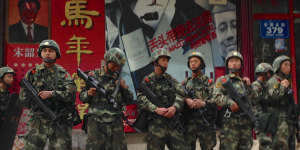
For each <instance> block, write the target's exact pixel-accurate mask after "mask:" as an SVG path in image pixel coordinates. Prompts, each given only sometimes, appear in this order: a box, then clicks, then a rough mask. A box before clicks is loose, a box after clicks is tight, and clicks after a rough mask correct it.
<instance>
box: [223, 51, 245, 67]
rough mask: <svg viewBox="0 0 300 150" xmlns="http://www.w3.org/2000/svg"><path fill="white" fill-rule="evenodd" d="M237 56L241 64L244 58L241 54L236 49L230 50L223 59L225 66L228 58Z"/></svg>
mask: <svg viewBox="0 0 300 150" xmlns="http://www.w3.org/2000/svg"><path fill="white" fill-rule="evenodd" d="M234 57H235V58H239V59H240V60H241V63H242V64H243V62H244V59H243V56H242V54H241V53H240V52H238V51H230V52H229V53H228V54H227V56H226V59H225V62H226V66H227V63H228V61H229V59H230V58H234Z"/></svg>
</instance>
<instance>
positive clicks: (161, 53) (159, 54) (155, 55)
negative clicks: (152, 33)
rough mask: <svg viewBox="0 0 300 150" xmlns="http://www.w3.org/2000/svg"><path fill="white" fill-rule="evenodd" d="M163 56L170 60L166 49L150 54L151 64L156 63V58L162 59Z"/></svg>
mask: <svg viewBox="0 0 300 150" xmlns="http://www.w3.org/2000/svg"><path fill="white" fill-rule="evenodd" d="M163 56H165V57H167V58H168V59H171V54H170V52H169V51H168V50H167V49H165V48H160V49H157V50H156V51H154V52H153V53H152V54H151V59H152V62H155V61H157V60H158V58H160V57H163Z"/></svg>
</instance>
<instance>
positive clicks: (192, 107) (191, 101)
mask: <svg viewBox="0 0 300 150" xmlns="http://www.w3.org/2000/svg"><path fill="white" fill-rule="evenodd" d="M187 63H188V64H187V65H188V67H189V68H190V69H191V70H192V72H193V73H192V77H189V78H187V79H186V80H184V82H183V86H184V88H185V89H186V92H187V93H186V94H187V97H188V98H187V99H185V102H186V107H185V110H184V112H185V113H184V118H185V120H186V121H185V127H186V129H187V132H186V140H187V142H188V143H189V144H190V146H191V150H196V140H197V138H199V140H200V147H201V149H205V150H212V149H213V147H214V146H215V145H216V129H215V126H214V125H215V124H214V122H215V119H216V113H217V112H216V111H217V109H216V107H214V105H215V104H213V103H211V97H212V92H213V86H212V84H213V83H212V80H211V79H209V78H208V77H207V76H206V75H204V74H203V73H202V69H204V68H205V62H204V59H203V55H202V54H201V53H200V52H192V53H191V54H190V55H189V56H188V62H187ZM206 104H208V105H207V106H206ZM208 106H212V107H208ZM204 107H205V108H204Z"/></svg>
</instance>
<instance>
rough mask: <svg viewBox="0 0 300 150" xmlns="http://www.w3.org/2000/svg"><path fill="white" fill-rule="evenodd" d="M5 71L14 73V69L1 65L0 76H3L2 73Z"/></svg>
mask: <svg viewBox="0 0 300 150" xmlns="http://www.w3.org/2000/svg"><path fill="white" fill-rule="evenodd" d="M7 73H11V74H15V71H14V70H13V69H12V68H10V67H1V68H0V78H3V77H4V75H5V74H7Z"/></svg>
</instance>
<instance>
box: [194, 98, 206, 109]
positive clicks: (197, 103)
mask: <svg viewBox="0 0 300 150" xmlns="http://www.w3.org/2000/svg"><path fill="white" fill-rule="evenodd" d="M205 105H206V103H205V101H203V100H202V99H194V108H196V109H198V108H201V107H204V106H205Z"/></svg>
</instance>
